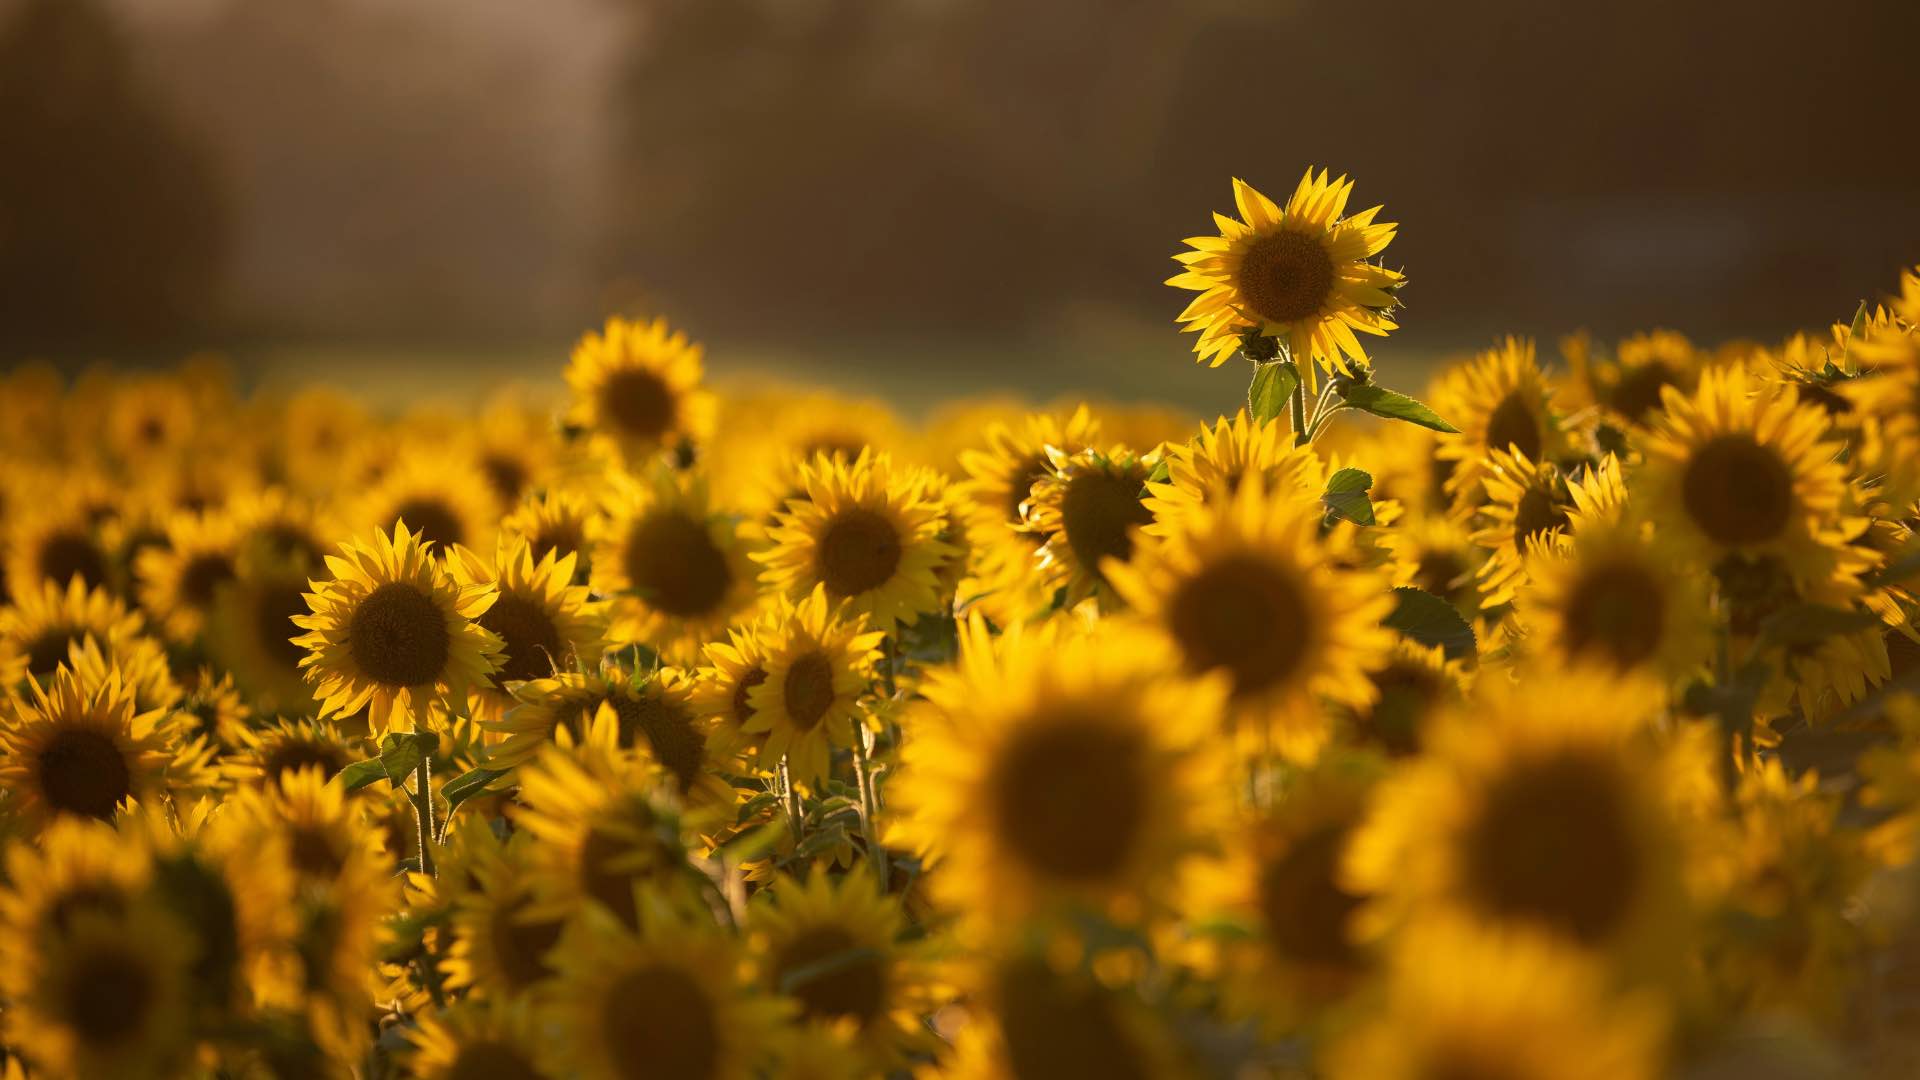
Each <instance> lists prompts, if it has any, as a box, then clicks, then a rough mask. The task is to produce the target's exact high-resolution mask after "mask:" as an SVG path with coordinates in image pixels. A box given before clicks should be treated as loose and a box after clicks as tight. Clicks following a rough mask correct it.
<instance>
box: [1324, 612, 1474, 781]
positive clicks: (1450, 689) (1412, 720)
mask: <svg viewBox="0 0 1920 1080" xmlns="http://www.w3.org/2000/svg"><path fill="white" fill-rule="evenodd" d="M1367 678H1368V679H1369V680H1371V681H1372V682H1373V689H1374V692H1375V695H1376V696H1375V698H1374V700H1373V701H1372V702H1371V703H1369V704H1367V705H1366V706H1364V707H1361V708H1356V709H1352V710H1351V711H1350V715H1349V734H1350V735H1351V736H1352V738H1353V740H1354V741H1355V742H1357V743H1359V744H1360V745H1361V746H1367V747H1373V748H1375V749H1377V750H1381V751H1384V752H1385V753H1386V754H1387V755H1389V756H1391V757H1407V756H1410V755H1412V754H1416V753H1418V752H1419V751H1420V748H1421V747H1422V746H1424V745H1425V743H1426V740H1427V732H1428V729H1429V728H1430V727H1431V726H1432V725H1433V724H1434V723H1435V722H1436V721H1437V719H1438V717H1440V716H1442V715H1445V713H1446V712H1447V711H1448V710H1449V709H1450V708H1451V707H1453V706H1457V705H1459V704H1460V703H1461V702H1462V701H1464V700H1466V696H1467V691H1468V689H1469V688H1470V687H1471V686H1472V684H1473V680H1474V674H1473V672H1471V671H1469V670H1468V668H1467V665H1466V664H1465V662H1463V661H1460V660H1449V659H1447V655H1446V653H1445V652H1444V651H1443V650H1442V649H1441V648H1440V647H1439V646H1437V645H1421V644H1419V643H1417V642H1414V641H1410V640H1408V639H1406V638H1398V639H1396V640H1395V641H1394V643H1393V647H1392V649H1390V650H1389V651H1388V653H1387V655H1386V657H1385V658H1384V660H1383V661H1382V663H1381V665H1380V666H1379V667H1377V668H1375V669H1373V670H1372V671H1369V672H1368V673H1367Z"/></svg>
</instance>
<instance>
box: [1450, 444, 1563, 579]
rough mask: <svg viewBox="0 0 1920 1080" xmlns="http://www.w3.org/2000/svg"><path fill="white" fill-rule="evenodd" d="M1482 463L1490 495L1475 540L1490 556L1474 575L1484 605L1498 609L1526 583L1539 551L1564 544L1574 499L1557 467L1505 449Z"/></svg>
mask: <svg viewBox="0 0 1920 1080" xmlns="http://www.w3.org/2000/svg"><path fill="white" fill-rule="evenodd" d="M1482 463H1483V466H1484V468H1483V471H1482V472H1481V482H1482V483H1483V484H1484V485H1485V487H1486V493H1487V496H1486V502H1485V503H1484V504H1482V505H1481V507H1480V512H1479V528H1477V529H1476V530H1474V533H1473V542H1474V543H1476V544H1478V545H1480V546H1481V547H1482V548H1484V549H1486V551H1487V552H1488V555H1487V557H1486V561H1485V562H1483V563H1481V564H1480V569H1479V570H1478V571H1477V573H1476V574H1475V576H1476V577H1477V578H1478V579H1479V583H1480V606H1481V607H1482V608H1497V607H1500V606H1501V605H1503V604H1511V603H1512V602H1513V598H1514V596H1515V595H1516V594H1517V593H1519V592H1520V590H1522V589H1523V588H1525V587H1526V585H1527V581H1528V571H1529V568H1530V566H1531V565H1532V561H1533V556H1534V555H1535V553H1536V552H1538V551H1540V550H1550V549H1552V548H1554V547H1556V546H1558V545H1560V544H1562V543H1564V542H1565V539H1566V533H1567V530H1568V529H1569V528H1570V527H1571V526H1572V524H1573V512H1574V510H1575V503H1574V501H1573V494H1572V491H1571V490H1570V487H1571V485H1570V484H1569V483H1568V480H1567V476H1566V474H1565V473H1563V472H1561V471H1560V469H1559V467H1558V466H1555V465H1553V464H1550V463H1543V462H1536V461H1534V460H1533V459H1532V458H1529V457H1527V456H1526V455H1524V454H1519V453H1509V452H1507V451H1504V450H1495V451H1492V452H1490V453H1488V454H1487V455H1486V457H1485V458H1483V459H1482Z"/></svg>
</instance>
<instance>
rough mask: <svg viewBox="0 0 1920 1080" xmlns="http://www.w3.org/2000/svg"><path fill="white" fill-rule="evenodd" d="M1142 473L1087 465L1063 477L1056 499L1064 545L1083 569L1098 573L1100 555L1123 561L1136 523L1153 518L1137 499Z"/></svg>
mask: <svg viewBox="0 0 1920 1080" xmlns="http://www.w3.org/2000/svg"><path fill="white" fill-rule="evenodd" d="M1144 481H1145V476H1144V475H1141V474H1137V473H1136V472H1135V471H1133V470H1129V471H1128V472H1126V473H1125V474H1122V475H1120V476H1114V475H1112V474H1110V473H1107V472H1103V471H1100V470H1093V469H1089V470H1086V471H1084V472H1080V473H1078V474H1076V475H1075V476H1074V477H1073V478H1072V479H1070V480H1068V481H1067V490H1066V491H1065V492H1064V493H1062V495H1061V499H1060V521H1061V524H1062V526H1063V527H1064V528H1065V530H1066V534H1067V546H1068V547H1069V548H1071V549H1072V550H1073V555H1074V558H1076V559H1078V560H1079V562H1080V565H1081V566H1083V567H1085V568H1086V570H1087V573H1089V574H1092V575H1094V576H1095V577H1099V576H1100V563H1101V561H1102V560H1103V559H1107V558H1114V559H1119V560H1121V561H1123V562H1124V561H1126V560H1127V559H1128V558H1130V557H1132V555H1133V535H1132V532H1131V530H1132V529H1133V527H1134V526H1136V525H1145V524H1147V523H1148V522H1151V521H1152V520H1153V511H1151V510H1149V509H1147V506H1146V504H1145V503H1143V502H1141V501H1140V487H1141V484H1142V483H1143V482H1144Z"/></svg>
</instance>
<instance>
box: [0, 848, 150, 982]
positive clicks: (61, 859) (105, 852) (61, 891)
mask: <svg viewBox="0 0 1920 1080" xmlns="http://www.w3.org/2000/svg"><path fill="white" fill-rule="evenodd" d="M151 873H152V864H151V860H149V858H148V857H147V853H146V851H145V850H143V849H142V848H141V847H140V846H139V845H137V844H129V843H125V842H124V839H123V837H122V836H121V835H120V833H118V832H117V831H115V829H114V828H113V826H111V825H109V824H107V823H106V822H104V821H98V820H95V819H93V818H90V817H62V818H59V819H57V820H55V821H53V822H51V823H50V824H48V825H47V827H46V828H45V829H43V830H41V832H40V835H39V837H38V840H37V842H36V843H32V844H10V845H8V847H7V850H6V880H7V886H6V888H4V889H0V955H4V956H6V957H8V958H9V959H10V960H18V959H20V958H24V957H28V956H31V955H32V954H33V951H34V950H35V949H36V948H38V947H39V946H40V944H41V943H42V942H45V941H48V940H51V939H52V938H55V937H58V936H59V935H61V934H64V933H66V932H67V930H68V929H70V928H71V925H72V923H73V920H74V919H75V918H76V917H77V916H79V915H82V914H85V913H87V912H89V911H100V912H104V913H108V914H111V913H114V912H119V911H124V910H126V909H127V908H130V907H132V906H133V905H134V903H135V901H136V900H137V898H138V897H139V896H140V895H141V893H142V892H144V891H145V890H146V888H147V886H148V882H149V879H150V877H151Z"/></svg>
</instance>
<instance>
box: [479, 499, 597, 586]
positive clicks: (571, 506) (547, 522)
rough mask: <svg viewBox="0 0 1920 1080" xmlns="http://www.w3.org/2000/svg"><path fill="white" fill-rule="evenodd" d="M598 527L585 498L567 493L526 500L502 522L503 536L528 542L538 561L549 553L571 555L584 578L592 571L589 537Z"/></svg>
mask: <svg viewBox="0 0 1920 1080" xmlns="http://www.w3.org/2000/svg"><path fill="white" fill-rule="evenodd" d="M594 527H595V521H594V512H593V507H592V506H591V505H590V504H589V503H588V502H587V500H586V498H585V497H584V496H581V495H578V494H575V493H573V492H568V491H553V490H549V491H544V492H541V493H540V494H538V495H535V496H532V497H530V498H528V499H525V500H523V501H522V502H521V503H520V504H519V506H518V507H516V508H515V509H514V511H513V512H512V513H510V514H508V515H507V516H506V517H505V518H504V519H502V520H501V522H500V534H501V535H502V536H503V537H506V538H508V539H514V538H518V539H521V540H525V541H526V542H527V547H528V548H529V549H530V550H531V551H532V552H533V557H534V559H535V560H539V559H544V558H546V557H547V554H548V553H549V552H554V553H557V554H560V555H572V556H574V557H575V559H576V563H575V565H576V567H577V568H578V570H579V572H580V573H581V574H585V573H587V572H588V571H589V569H590V567H591V563H590V562H589V561H588V560H589V556H590V554H591V552H590V548H589V545H588V543H587V537H588V536H589V535H590V534H591V533H592V530H593V529H594Z"/></svg>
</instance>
